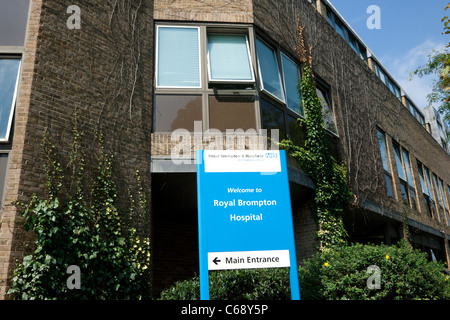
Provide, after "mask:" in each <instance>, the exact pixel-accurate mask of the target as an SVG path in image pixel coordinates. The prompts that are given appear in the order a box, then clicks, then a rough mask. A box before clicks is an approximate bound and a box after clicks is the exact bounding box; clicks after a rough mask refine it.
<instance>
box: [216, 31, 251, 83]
mask: <svg viewBox="0 0 450 320" xmlns="http://www.w3.org/2000/svg"><path fill="white" fill-rule="evenodd" d="M208 63H209V69H208V71H209V80H210V81H220V82H224V81H225V82H227V81H231V82H254V81H255V79H254V76H253V71H252V65H251V61H250V49H249V45H248V39H247V36H246V35H241V34H235V35H225V34H209V35H208Z"/></svg>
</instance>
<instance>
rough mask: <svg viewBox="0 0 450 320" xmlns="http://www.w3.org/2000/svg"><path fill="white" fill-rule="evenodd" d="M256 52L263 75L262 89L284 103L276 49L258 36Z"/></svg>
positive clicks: (260, 71) (260, 72)
mask: <svg viewBox="0 0 450 320" xmlns="http://www.w3.org/2000/svg"><path fill="white" fill-rule="evenodd" d="M256 52H257V55H258V65H259V74H260V77H261V89H262V90H263V91H266V92H268V93H269V94H270V95H272V96H273V97H275V98H277V99H278V100H280V101H281V102H283V103H284V102H285V100H284V93H283V87H282V83H281V76H280V69H279V67H278V60H277V55H276V52H275V50H274V49H272V48H271V47H269V46H268V45H267V44H265V43H264V42H263V41H262V40H260V39H258V38H257V39H256Z"/></svg>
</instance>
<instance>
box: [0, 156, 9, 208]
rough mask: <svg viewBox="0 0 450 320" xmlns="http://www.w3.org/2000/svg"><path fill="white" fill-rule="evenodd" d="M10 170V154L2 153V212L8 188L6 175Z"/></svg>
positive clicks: (0, 167) (0, 179) (0, 193)
mask: <svg viewBox="0 0 450 320" xmlns="http://www.w3.org/2000/svg"><path fill="white" fill-rule="evenodd" d="M7 169H8V153H0V210H3V206H4V203H3V199H4V194H5V189H6V188H5V186H6V174H7V172H8V171H7Z"/></svg>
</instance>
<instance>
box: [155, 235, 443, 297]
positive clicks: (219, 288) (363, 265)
mask: <svg viewBox="0 0 450 320" xmlns="http://www.w3.org/2000/svg"><path fill="white" fill-rule="evenodd" d="M370 266H376V267H378V268H379V275H380V278H379V279H380V287H379V288H378V289H377V288H372V289H371V288H369V286H368V282H369V284H376V282H372V281H371V280H372V279H373V278H375V277H376V274H375V273H374V272H373V271H370V269H369V271H370V272H368V267H370ZM444 270H445V268H444V266H443V265H442V264H441V263H438V262H431V261H428V259H427V255H426V253H424V252H421V251H419V250H413V249H410V248H409V247H408V245H407V244H406V243H405V242H403V241H402V242H400V243H399V245H397V246H387V245H362V244H352V245H348V246H347V245H345V246H341V247H333V248H332V249H328V250H326V251H322V252H319V253H317V254H316V256H314V257H313V258H312V259H309V260H308V261H306V262H305V263H304V264H303V266H301V267H300V268H299V281H300V295H301V299H302V300H416V299H433V300H437V299H449V298H450V284H449V282H450V281H448V279H449V278H448V276H447V275H445V273H444ZM369 278H370V279H369ZM368 280H369V281H368ZM209 281H210V287H209V289H210V299H211V300H258V299H260V300H289V299H291V295H290V284H289V272H288V269H256V270H228V271H218V272H210V276H209ZM199 288H200V285H199V278H198V277H195V278H193V279H190V280H185V281H180V282H177V283H175V284H174V286H172V287H170V288H168V289H166V290H164V291H163V292H162V293H161V296H160V299H162V300H198V299H199V298H200V289H199Z"/></svg>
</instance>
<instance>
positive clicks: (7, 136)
mask: <svg viewBox="0 0 450 320" xmlns="http://www.w3.org/2000/svg"><path fill="white" fill-rule="evenodd" d="M1 58H2V56H1V55H0V59H1ZM6 59H9V58H6ZM11 59H15V58H11ZM16 60H19V68H18V69H17V76H16V83H15V87H14V94H13V98H12V102H11V108H10V111H9V118H8V125H7V128H6V134H5V137H4V138H3V137H0V142H1V143H9V142H10V136H11V127H12V120H13V118H14V112H15V110H16V104H17V95H18V91H19V79H20V72H21V69H22V57H21V58H19V57H17V59H16Z"/></svg>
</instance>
